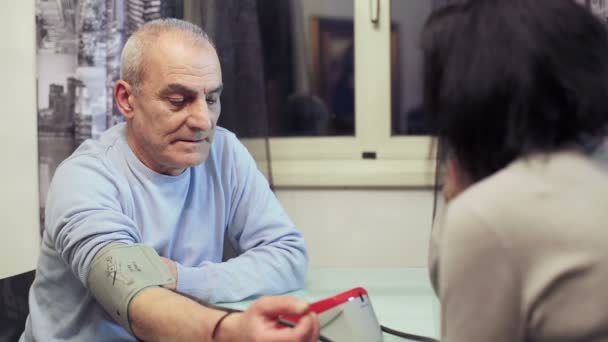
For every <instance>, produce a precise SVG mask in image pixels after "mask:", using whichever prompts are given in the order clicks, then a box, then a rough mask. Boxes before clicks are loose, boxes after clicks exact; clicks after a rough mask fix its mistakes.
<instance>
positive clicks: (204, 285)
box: [177, 246, 308, 303]
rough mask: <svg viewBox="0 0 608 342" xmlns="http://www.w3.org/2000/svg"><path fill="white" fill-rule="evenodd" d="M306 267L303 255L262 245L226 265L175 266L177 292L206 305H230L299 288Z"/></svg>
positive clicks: (300, 252)
mask: <svg viewBox="0 0 608 342" xmlns="http://www.w3.org/2000/svg"><path fill="white" fill-rule="evenodd" d="M307 268H308V260H307V257H306V254H305V252H303V251H300V250H297V249H296V250H292V251H291V252H290V253H289V252H284V251H282V250H281V249H280V248H276V247H270V246H264V247H258V248H256V249H255V250H250V251H247V252H246V253H244V254H242V255H240V256H238V257H236V258H233V259H230V260H229V261H227V262H222V263H211V262H204V263H203V264H202V265H201V266H198V267H186V266H183V265H180V264H178V265H177V274H178V277H177V278H178V280H177V292H179V293H183V294H186V295H188V296H190V297H193V298H197V299H199V300H202V301H204V302H208V303H217V302H233V301H239V300H243V299H245V298H249V297H252V296H260V295H274V294H282V293H285V292H289V291H293V290H297V289H299V288H301V287H302V285H303V283H304V279H305V277H306V272H307Z"/></svg>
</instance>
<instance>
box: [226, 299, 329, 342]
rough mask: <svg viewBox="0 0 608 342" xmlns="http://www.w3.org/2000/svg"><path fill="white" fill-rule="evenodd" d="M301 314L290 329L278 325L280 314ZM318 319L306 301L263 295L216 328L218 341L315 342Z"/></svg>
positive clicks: (317, 331)
mask: <svg viewBox="0 0 608 342" xmlns="http://www.w3.org/2000/svg"><path fill="white" fill-rule="evenodd" d="M282 315H297V316H302V318H301V319H300V321H299V322H298V324H297V325H296V326H295V327H293V328H287V327H281V326H280V325H279V324H277V320H278V317H279V316H282ZM319 329H320V328H319V319H318V318H317V316H316V314H315V313H314V312H309V306H308V303H306V302H305V301H303V300H300V299H297V298H293V297H286V296H275V297H262V298H260V299H259V300H257V301H256V302H255V303H253V304H252V305H251V306H250V307H249V309H247V310H246V311H245V312H243V313H239V314H232V315H230V316H228V317H227V318H226V319H225V320H224V321H223V322H222V324H221V326H220V327H219V331H218V334H217V341H243V342H256V341H268V342H288V341H289V342H292V341H294V342H316V341H317V340H318V338H319Z"/></svg>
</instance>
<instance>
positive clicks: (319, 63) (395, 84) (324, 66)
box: [309, 16, 400, 132]
mask: <svg viewBox="0 0 608 342" xmlns="http://www.w3.org/2000/svg"><path fill="white" fill-rule="evenodd" d="M309 27H310V45H311V47H310V48H311V49H310V51H311V58H312V69H313V72H312V74H313V75H312V78H313V80H312V84H313V91H314V92H315V93H316V94H319V96H320V97H321V98H322V99H323V100H324V101H325V103H326V104H327V105H328V107H329V109H330V111H331V112H332V114H333V115H334V116H335V118H336V125H337V127H336V128H337V129H338V131H340V130H341V129H340V128H341V126H344V127H342V128H343V130H344V131H350V132H354V112H355V110H354V85H355V81H354V78H355V59H354V58H355V56H354V45H355V41H354V22H353V20H352V19H342V18H340V19H337V18H328V17H315V16H313V17H310V25H309ZM398 39H399V33H398V29H397V25H396V24H392V25H391V53H390V56H391V75H392V79H391V83H392V84H391V90H392V96H391V97H392V99H391V101H392V110H393V112H396V113H398V112H399V110H400V109H399V101H397V99H398V94H399V46H398ZM370 67H372V66H371V65H370Z"/></svg>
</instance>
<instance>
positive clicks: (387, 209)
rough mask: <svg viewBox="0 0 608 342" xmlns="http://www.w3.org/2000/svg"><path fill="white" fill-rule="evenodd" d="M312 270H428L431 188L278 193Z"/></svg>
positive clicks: (431, 203)
mask: <svg viewBox="0 0 608 342" xmlns="http://www.w3.org/2000/svg"><path fill="white" fill-rule="evenodd" d="M277 195H278V197H279V199H280V201H281V203H283V205H284V206H285V208H286V210H287V212H288V213H289V214H290V216H291V218H292V219H293V220H294V222H295V223H296V225H297V226H298V227H299V228H300V230H301V231H302V232H303V233H304V237H305V238H306V241H307V243H308V248H309V252H310V261H311V265H312V266H327V267H358V266H359V267H426V265H427V251H428V239H429V235H430V227H431V214H432V207H433V193H432V191H430V190H279V191H277Z"/></svg>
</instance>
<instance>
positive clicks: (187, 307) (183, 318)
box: [129, 287, 319, 342]
mask: <svg viewBox="0 0 608 342" xmlns="http://www.w3.org/2000/svg"><path fill="white" fill-rule="evenodd" d="M308 309H309V308H308V304H307V303H306V302H304V301H302V300H299V299H296V298H291V297H265V298H261V299H259V300H258V301H256V302H255V303H254V304H253V305H252V306H251V307H250V308H249V309H248V310H246V311H245V312H243V313H235V314H232V315H230V316H228V317H227V318H226V319H225V320H224V321H222V323H221V325H220V326H219V327H218V330H217V332H216V336H215V338H212V337H211V336H212V333H213V329H214V328H215V326H216V324H217V323H218V321H219V319H220V318H221V317H222V316H224V315H225V312H223V311H219V310H215V309H210V308H207V307H204V306H202V305H200V304H198V303H197V302H195V301H193V300H191V299H188V298H186V297H183V296H181V295H179V294H176V293H174V292H171V291H169V290H167V289H164V288H160V287H151V288H147V289H144V290H142V291H141V292H140V293H139V294H138V295H137V296H136V297H135V298H134V299H133V301H132V302H131V305H130V306H129V316H130V317H131V329H132V330H133V332H134V333H135V335H136V336H137V337H138V338H140V339H142V340H144V341H202V342H205V341H214V342H222V341H227V342H230V341H240V342H248V341H269V342H273V341H274V342H280V341H285V342H287V341H296V342H300V341H301V342H315V341H317V339H318V336H319V321H318V319H317V317H316V316H315V314H314V313H307V312H308ZM279 315H304V317H303V319H301V320H300V321H299V322H298V324H297V325H296V326H295V327H294V328H293V329H291V328H279V327H278V326H277V318H278V316H279Z"/></svg>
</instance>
